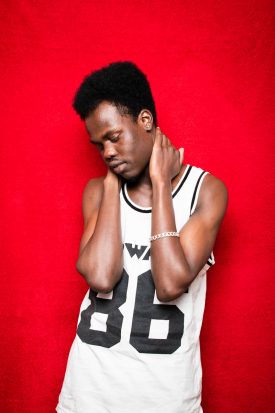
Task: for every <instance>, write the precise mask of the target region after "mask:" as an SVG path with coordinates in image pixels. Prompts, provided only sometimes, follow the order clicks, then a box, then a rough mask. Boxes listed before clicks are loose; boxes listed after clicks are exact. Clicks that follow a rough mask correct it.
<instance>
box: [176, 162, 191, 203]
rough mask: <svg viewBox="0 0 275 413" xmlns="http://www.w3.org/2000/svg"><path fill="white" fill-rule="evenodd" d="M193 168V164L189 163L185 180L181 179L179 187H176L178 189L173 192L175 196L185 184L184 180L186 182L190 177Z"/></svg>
mask: <svg viewBox="0 0 275 413" xmlns="http://www.w3.org/2000/svg"><path fill="white" fill-rule="evenodd" d="M191 169H192V166H191V165H189V166H188V168H187V171H185V175H184V178H183V180H182V181H181V183H180V185H179V187H178V188H177V189H176V191H175V192H174V193H173V195H172V197H173V198H174V197H175V196H176V195H177V193H178V192H179V190H180V189H181V187H182V185H183V184H184V182H185V181H186V179H187V178H188V175H189V174H190V172H191Z"/></svg>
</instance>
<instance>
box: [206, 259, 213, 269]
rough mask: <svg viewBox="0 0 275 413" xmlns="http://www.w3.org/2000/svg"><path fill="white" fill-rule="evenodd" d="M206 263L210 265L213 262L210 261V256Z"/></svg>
mask: <svg viewBox="0 0 275 413" xmlns="http://www.w3.org/2000/svg"><path fill="white" fill-rule="evenodd" d="M207 264H208V265H210V267H211V266H212V265H213V262H211V261H210V258H208V260H207Z"/></svg>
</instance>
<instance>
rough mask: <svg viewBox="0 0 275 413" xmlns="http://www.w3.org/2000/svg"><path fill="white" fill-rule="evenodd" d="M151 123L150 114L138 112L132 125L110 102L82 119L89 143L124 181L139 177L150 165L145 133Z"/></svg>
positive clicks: (150, 142) (149, 136)
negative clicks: (88, 136)
mask: <svg viewBox="0 0 275 413" xmlns="http://www.w3.org/2000/svg"><path fill="white" fill-rule="evenodd" d="M149 121H151V125H152V123H153V119H152V115H151V113H150V112H149V111H147V110H144V111H141V113H140V115H139V116H138V119H137V121H136V122H135V121H134V120H133V118H132V117H131V116H130V115H121V114H120V113H119V111H118V110H117V108H116V107H115V106H114V105H112V104H111V103H109V102H102V103H100V104H99V105H98V107H97V108H96V109H95V110H94V111H93V112H92V113H91V114H90V115H89V116H88V117H87V118H86V119H85V125H86V128H87V131H88V133H89V135H90V141H91V143H93V144H94V145H95V146H96V147H97V149H98V150H99V152H100V154H101V156H102V158H103V160H104V162H105V163H106V165H107V166H108V167H109V168H110V169H111V170H112V171H113V172H114V173H115V174H117V175H120V176H122V177H123V178H124V179H126V180H130V179H133V178H135V177H137V176H139V175H140V174H141V173H142V172H143V171H144V170H145V168H146V166H147V165H148V163H149V161H150V157H151V153H152V148H153V138H152V133H148V132H147V131H146V125H148V122H149Z"/></svg>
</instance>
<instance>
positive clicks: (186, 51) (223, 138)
mask: <svg viewBox="0 0 275 413" xmlns="http://www.w3.org/2000/svg"><path fill="white" fill-rule="evenodd" d="M274 17H275V7H274V2H273V1H271V0H270V1H267V0H258V1H257V0H255V1H252V0H247V1H234V0H233V1H232V0H230V1H229V0H228V1H217V0H215V1H214V0H211V1H210V0H206V1H196V0H195V1H191V0H190V1H188V0H187V1H180V0H174V1H172V2H171V1H170V2H167V1H162V0H158V1H156V0H151V1H150V2H148V1H145V0H138V1H137V0H132V1H131V2H126V1H121V0H116V1H114V0H111V1H110V0H109V1H106V0H105V1H91V0H83V1H64V0H63V1H58V2H55V1H43V0H40V1H38V0H36V1H35V0H32V1H19V0H18V1H16V0H10V1H1V4H0V69H1V77H0V82H1V87H0V91H1V130H2V133H1V148H0V156H1V159H0V174H1V231H0V234H1V235H0V237H1V238H0V239H1V274H2V276H1V280H2V283H1V292H2V297H1V314H0V315H1V322H2V326H1V341H0V343H1V344H0V345H1V349H0V354H1V356H0V357H1V362H0V368H1V380H0V390H1V397H0V410H1V412H5V413H18V412H22V413H25V412H26V413H49V412H53V411H54V409H55V406H56V403H57V398H58V394H59V391H60V388H61V384H62V380H63V376H64V372H65V366H66V361H67V356H68V351H69V348H70V345H71V342H72V340H73V337H74V335H75V327H76V323H77V315H78V310H79V306H80V303H81V300H82V298H83V296H84V294H85V292H86V289H87V285H86V284H85V282H84V280H83V279H82V278H81V276H80V275H79V274H78V273H77V272H76V270H75V262H76V259H77V255H78V246H79V241H80V237H81V233H82V225H83V222H82V216H81V194H82V190H83V187H84V185H85V184H86V182H87V181H88V180H89V179H90V178H91V177H95V176H98V175H101V174H103V173H104V172H105V168H104V166H103V164H102V161H101V160H100V158H99V156H98V155H97V154H96V153H95V152H94V151H93V148H91V145H89V143H88V136H86V134H85V131H84V127H83V125H82V124H81V122H80V121H79V119H78V118H77V117H76V116H75V114H74V112H73V110H72V108H71V101H72V97H73V94H74V91H75V89H76V87H77V86H78V85H79V83H80V81H81V80H82V78H83V76H84V75H86V74H88V73H89V72H90V71H91V70H93V69H97V68H99V67H101V66H103V65H105V64H107V63H109V62H111V61H116V60H126V59H127V60H133V61H134V62H136V63H137V64H138V65H139V66H140V68H141V69H143V70H144V71H145V73H147V75H148V78H149V80H150V82H151V85H152V89H153V93H154V96H155V100H156V104H157V110H158V115H159V125H160V126H161V127H162V129H163V131H164V132H165V133H166V134H167V135H168V136H169V137H170V138H171V140H172V141H173V142H174V143H175V144H176V145H178V146H184V148H185V156H186V158H185V159H186V162H188V163H191V164H193V165H196V166H201V167H202V168H204V169H207V170H209V171H210V172H212V173H213V174H214V175H216V176H217V177H219V178H221V179H222V180H223V181H224V182H225V183H226V185H227V187H228V190H229V207H228V211H227V215H226V218H225V220H224V223H223V226H222V229H221V232H220V234H219V238H218V241H217V244H216V248H215V250H214V252H215V257H216V265H215V266H214V268H213V269H211V270H210V271H209V273H208V293H207V303H206V311H205V318H204V324H203V329H202V336H201V344H202V362H203V372H204V375H203V407H204V412H205V413H220V412H221V413H232V412H234V413H242V412H244V413H246V412H249V413H259V412H264V413H269V412H271V411H274V410H273V409H274V403H275V397H274V395H275V393H274V386H275V380H274V367H275V366H274V351H273V350H274V335H275V333H274V332H275V323H274V306H273V303H274V294H275V282H274V274H273V270H272V264H273V260H272V258H274V244H273V246H272V241H273V238H274V237H273V230H274V229H273V228H274V206H275V205H274V197H273V196H272V191H273V189H274V183H275V182H274V168H273V164H274V161H273V158H274V154H275V153H274V131H275V129H274V126H275V125H274V69H275V68H274ZM272 373H273V375H272ZM167 413H169V412H167Z"/></svg>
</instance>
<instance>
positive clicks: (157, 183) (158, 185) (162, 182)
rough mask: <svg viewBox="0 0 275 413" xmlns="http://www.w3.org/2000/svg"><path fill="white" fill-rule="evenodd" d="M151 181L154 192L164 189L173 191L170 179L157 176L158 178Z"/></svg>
mask: <svg viewBox="0 0 275 413" xmlns="http://www.w3.org/2000/svg"><path fill="white" fill-rule="evenodd" d="M151 181H152V186H153V190H154V189H163V188H169V189H171V187H172V183H171V179H170V178H169V177H162V176H157V177H154V178H151Z"/></svg>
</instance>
